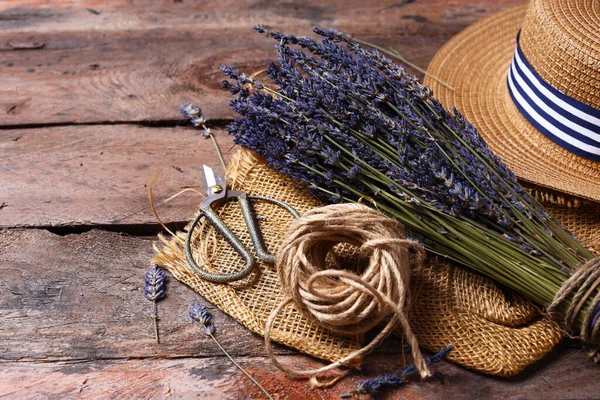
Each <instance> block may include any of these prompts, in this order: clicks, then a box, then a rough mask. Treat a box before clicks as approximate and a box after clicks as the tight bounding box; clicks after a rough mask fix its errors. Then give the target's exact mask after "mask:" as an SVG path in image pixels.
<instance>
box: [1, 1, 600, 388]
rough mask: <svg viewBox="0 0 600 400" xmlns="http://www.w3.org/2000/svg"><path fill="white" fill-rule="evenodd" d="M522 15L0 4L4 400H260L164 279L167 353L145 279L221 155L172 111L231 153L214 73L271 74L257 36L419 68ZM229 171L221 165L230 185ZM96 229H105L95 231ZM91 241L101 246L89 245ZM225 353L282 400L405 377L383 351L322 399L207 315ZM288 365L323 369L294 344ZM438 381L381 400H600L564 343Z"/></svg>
mask: <svg viewBox="0 0 600 400" xmlns="http://www.w3.org/2000/svg"><path fill="white" fill-rule="evenodd" d="M513 3H516V1H481V0H456V1H453V2H447V1H441V0H440V1H424V0H423V1H391V0H389V1H374V2H365V1H358V0H348V1H343V2H342V1H314V0H309V1H304V2H294V1H282V2H278V3H275V4H272V3H271V2H269V1H263V0H255V1H249V2H240V1H233V0H220V1H198V2H192V1H190V0H174V1H167V0H165V1H153V0H139V1H122V0H117V1H110V2H104V1H101V0H84V1H77V0H63V1H54V2H48V1H44V0H40V1H34V0H31V1H13V0H4V1H0V32H2V35H1V36H0V277H2V279H0V397H6V398H16V399H24V398H27V399H29V398H31V399H45V398H76V397H82V398H94V399H95V398H165V397H173V398H192V397H195V398H215V399H218V398H223V399H246V398H256V399H258V398H262V395H261V392H260V391H259V390H258V389H257V388H256V387H255V386H253V385H252V384H251V383H250V382H249V381H248V380H247V379H246V378H245V377H244V376H243V375H242V374H241V373H240V372H239V371H238V370H237V369H235V368H234V367H233V366H232V365H231V364H230V362H229V361H228V359H227V358H225V357H224V356H223V354H222V353H221V352H220V350H219V349H218V347H217V346H216V345H215V344H214V342H212V340H211V339H210V338H207V337H206V336H204V335H202V334H201V333H200V332H199V329H198V327H197V326H194V325H192V324H191V323H190V322H189V319H188V317H187V311H188V308H189V306H190V304H192V303H194V302H198V301H202V299H201V298H200V297H199V296H198V295H197V294H196V293H194V292H193V291H191V290H190V289H188V288H187V287H185V286H183V285H181V284H179V283H178V282H176V281H175V280H173V279H172V278H171V280H170V281H169V282H168V296H167V298H166V299H165V300H164V301H162V302H160V303H159V315H160V317H161V319H160V322H159V323H160V332H161V337H162V343H161V344H160V345H157V344H156V343H154V339H153V330H152V325H151V320H150V318H149V313H150V310H151V304H150V302H148V301H146V300H145V299H144V298H143V293H142V290H143V271H144V270H146V269H147V268H148V267H149V262H150V257H151V255H152V247H151V246H152V242H153V240H154V239H155V236H154V235H155V234H156V233H157V232H158V231H159V229H160V227H159V226H158V224H157V223H156V220H155V218H154V216H153V214H152V212H151V211H150V208H149V206H148V198H147V190H148V184H149V182H150V180H151V179H152V177H153V176H155V175H156V174H157V173H158V172H159V171H160V172H161V176H160V177H159V178H158V180H157V181H156V183H155V188H154V193H155V197H156V202H157V208H158V211H159V213H160V214H161V216H162V217H163V218H164V220H166V221H169V222H171V223H172V224H174V226H177V224H181V223H183V222H184V221H185V220H186V219H187V218H188V217H189V216H190V215H191V214H192V213H193V212H194V210H195V209H196V207H197V205H198V202H199V198H198V197H197V196H196V195H193V194H190V193H188V194H185V195H182V196H181V197H179V198H177V199H175V200H173V201H172V202H170V203H168V204H163V203H162V201H163V200H165V199H166V198H168V197H170V196H171V195H172V194H174V193H176V192H179V191H180V190H182V189H184V188H188V187H197V186H198V185H199V180H200V176H201V174H200V167H201V164H202V163H206V164H210V165H214V166H218V165H219V164H218V161H217V158H216V156H215V153H214V150H213V148H212V145H211V143H210V141H208V140H206V139H204V138H202V137H201V135H200V132H199V131H198V130H196V129H193V128H190V127H187V126H185V124H184V123H183V122H182V119H181V117H180V115H179V114H178V109H179V108H180V106H181V105H183V104H185V103H187V102H195V103H197V104H199V105H200V106H201V107H202V108H203V110H204V111H205V114H206V116H207V117H208V118H210V119H211V121H212V122H211V123H212V124H213V127H214V128H215V129H214V132H215V136H216V137H217V140H218V141H219V143H220V144H221V147H222V149H223V150H224V151H225V153H226V155H227V156H229V155H230V154H231V153H232V152H233V151H234V149H233V148H232V139H231V138H230V137H228V136H227V134H226V132H225V131H224V130H223V127H224V126H225V124H226V123H227V122H228V121H229V120H230V119H231V118H232V114H231V112H230V111H229V109H228V106H227V102H228V100H229V99H230V96H229V94H228V93H227V92H224V91H222V90H221V89H220V88H219V86H220V80H221V74H220V72H219V70H218V67H219V65H220V64H221V63H233V64H235V65H236V66H238V67H240V68H243V69H246V70H248V71H256V70H259V69H260V68H262V67H263V66H264V65H265V63H266V61H268V60H270V59H271V58H272V57H273V49H272V43H271V42H270V41H268V40H266V39H265V38H263V37H262V36H260V35H257V34H255V33H253V31H252V30H251V28H250V27H251V26H252V25H253V24H255V23H262V24H264V25H266V26H269V27H272V28H274V29H280V30H286V31H293V32H295V33H299V34H306V33H309V32H310V29H311V27H312V26H315V25H317V26H322V27H333V28H338V29H342V30H344V31H346V32H349V33H352V34H354V35H355V36H358V37H360V38H363V39H366V40H370V41H373V42H375V43H377V44H380V45H386V46H393V47H395V48H397V49H398V50H400V51H401V52H402V53H403V54H404V55H405V56H406V57H407V58H409V59H410V60H412V61H413V62H414V63H416V64H418V65H420V66H423V67H425V66H426V65H427V62H428V61H429V60H430V59H431V57H432V56H433V55H434V54H435V52H436V51H437V49H438V48H439V47H440V46H441V45H442V44H443V43H444V42H445V41H446V40H448V39H449V38H450V37H451V36H452V35H454V34H455V33H457V32H458V31H459V30H460V29H462V28H464V27H465V26H467V25H468V24H470V23H472V22H474V21H476V20H478V19H479V18H481V17H483V16H486V15H488V14H489V13H492V12H494V11H497V10H500V9H503V8H504V7H506V6H509V5H511V4H513ZM217 169H219V168H217ZM92 228H93V229H92ZM90 229H91V230H90ZM211 311H212V312H213V313H214V316H215V322H216V324H217V337H218V338H219V340H220V341H221V343H222V344H223V346H224V347H225V348H227V349H228V350H229V351H230V352H231V354H232V355H233V356H234V357H235V358H236V359H237V360H238V361H239V362H240V363H241V364H242V365H243V366H244V367H245V368H247V369H248V371H249V372H251V373H252V374H253V375H254V376H255V377H256V378H257V379H258V380H260V381H261V382H262V383H263V384H264V385H265V387H267V389H268V390H269V391H270V392H271V393H272V394H273V395H275V397H277V398H280V399H334V398H339V394H341V393H344V392H347V391H349V390H351V389H352V388H353V387H354V385H355V384H356V382H357V381H358V380H360V379H363V378H365V377H372V376H375V375H377V374H379V373H381V372H390V371H393V370H395V369H397V368H401V367H402V366H403V358H402V351H401V346H400V343H399V341H398V340H397V339H389V341H388V342H387V343H386V344H385V345H384V346H383V347H381V348H379V349H378V350H377V351H376V352H375V353H374V354H372V355H370V356H369V357H367V358H366V361H365V365H364V367H363V369H362V370H361V371H360V372H357V373H356V374H354V375H353V376H352V377H350V378H348V379H346V380H344V381H343V382H341V383H340V384H338V385H337V386H335V387H334V388H331V389H327V390H317V389H312V388H310V385H309V384H308V383H307V382H305V381H293V380H290V379H289V378H287V377H285V376H283V375H282V374H281V373H280V372H279V371H278V370H277V369H275V368H274V367H273V366H272V365H271V364H270V362H269V361H268V359H267V358H266V357H265V350H264V347H263V343H262V340H261V338H259V337H257V336H256V335H253V334H251V333H250V332H248V331H247V330H245V329H244V328H243V327H241V326H240V325H239V324H238V323H236V322H235V321H233V320H232V319H231V318H229V317H228V316H227V315H225V314H223V313H221V312H220V311H218V310H216V309H214V307H211ZM276 354H277V356H278V357H280V358H282V359H283V360H284V362H285V363H288V364H293V365H295V366H313V367H314V366H316V365H318V364H319V362H318V361H315V360H312V359H310V358H308V357H305V356H303V355H299V354H297V353H295V352H293V351H291V350H289V349H287V348H285V347H283V346H278V347H276ZM435 370H436V371H438V373H437V374H436V376H435V377H434V379H432V380H430V381H428V382H411V383H410V384H409V385H408V386H406V387H405V388H403V389H401V390H397V391H394V392H388V393H387V394H386V395H384V398H390V399H391V398H406V399H412V398H415V399H416V398H426V399H442V398H444V399H446V398H467V399H479V398H486V397H493V398H503V397H511V398H558V399H570V398H597V397H598V384H597V380H596V379H594V378H595V377H596V376H597V374H598V370H597V367H596V366H594V365H592V364H591V363H589V362H588V361H587V360H586V359H585V354H584V353H583V351H581V350H579V349H576V348H574V347H573V346H572V345H570V344H562V345H561V346H559V348H558V349H557V350H556V351H554V352H553V353H552V354H550V355H549V356H547V357H546V358H545V359H544V360H542V361H541V362H540V363H539V364H537V365H535V366H534V367H532V368H530V369H529V370H527V371H525V372H524V373H523V374H522V375H521V376H519V377H517V378H513V379H496V378H491V377H487V376H483V375H480V374H477V373H474V372H471V371H468V370H465V369H463V368H461V367H459V366H456V365H452V364H450V363H441V364H438V365H437V366H436V368H435Z"/></svg>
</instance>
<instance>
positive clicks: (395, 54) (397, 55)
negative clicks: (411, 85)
mask: <svg viewBox="0 0 600 400" xmlns="http://www.w3.org/2000/svg"><path fill="white" fill-rule="evenodd" d="M352 40H353V41H355V42H356V43H359V44H364V45H365V46H369V47H372V48H374V49H377V50H379V51H382V52H384V53H386V54H388V55H390V56H392V57H394V58H396V59H398V60H400V61H402V62H403V63H404V64H406V65H409V66H411V67H413V68H414V69H416V70H417V71H419V72H421V73H422V74H425V75H427V76H428V77H430V78H431V79H433V80H435V81H436V82H438V83H439V84H441V85H443V86H445V87H446V88H448V89H450V90H454V88H453V87H452V86H450V85H449V84H447V83H446V82H444V81H443V80H441V79H439V78H438V77H436V76H433V75H431V74H430V73H428V72H427V71H425V70H424V69H423V68H420V67H419V66H417V65H415V64H413V63H411V62H410V61H408V60H407V59H406V58H404V57H403V56H402V54H400V52H398V50H395V49H391V50H390V49H386V48H385V47H381V46H377V45H376V44H373V43H370V42H367V41H365V40H361V39H356V38H352Z"/></svg>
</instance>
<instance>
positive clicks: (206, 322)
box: [189, 304, 273, 400]
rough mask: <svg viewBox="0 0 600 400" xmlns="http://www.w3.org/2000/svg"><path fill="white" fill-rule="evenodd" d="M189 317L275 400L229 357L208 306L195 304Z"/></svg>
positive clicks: (268, 396)
mask: <svg viewBox="0 0 600 400" xmlns="http://www.w3.org/2000/svg"><path fill="white" fill-rule="evenodd" d="M189 315H190V318H191V319H192V321H196V322H199V323H200V326H201V328H200V329H201V330H202V332H203V333H204V334H206V335H207V336H210V337H211V339H212V340H214V342H215V343H216V344H217V346H219V348H220V349H221V351H222V352H223V354H225V356H227V358H229V360H230V361H231V362H232V363H233V364H234V365H235V366H236V367H237V368H238V369H239V370H240V371H242V372H243V373H244V375H246V376H247V377H248V378H249V379H250V380H251V381H252V382H254V384H256V385H257V386H258V387H259V388H260V389H261V390H262V391H263V393H264V394H265V395H266V396H267V398H269V399H271V400H273V397H271V395H270V394H269V393H268V392H267V391H266V389H265V388H264V387H262V385H261V384H260V383H258V382H257V381H256V380H255V379H254V378H253V377H252V376H251V375H250V374H249V373H248V372H246V370H245V369H244V368H242V366H241V365H239V364H238V363H237V362H236V361H235V360H234V359H233V358H232V357H231V356H230V355H229V353H228V352H227V351H225V349H224V348H223V346H221V343H219V341H218V340H217V339H216V338H215V336H214V333H215V325H214V324H213V322H212V315H211V314H210V312H209V311H208V308H206V306H204V305H202V304H194V305H193V306H192V307H190V312H189Z"/></svg>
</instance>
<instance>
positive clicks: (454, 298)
mask: <svg viewBox="0 0 600 400" xmlns="http://www.w3.org/2000/svg"><path fill="white" fill-rule="evenodd" d="M227 176H228V179H229V182H230V186H231V188H233V189H241V190H244V191H246V192H247V193H249V194H255V195H262V196H268V197H272V198H275V199H280V200H283V201H285V202H286V203H288V204H289V205H291V206H292V207H294V208H296V209H297V210H298V211H299V212H300V213H303V212H304V211H306V210H308V209H310V208H313V207H316V206H319V205H320V203H319V202H318V201H317V200H316V199H315V198H314V197H312V196H311V195H310V193H308V191H306V190H305V189H303V188H300V187H298V186H297V184H296V183H295V182H294V181H291V180H290V179H288V178H286V177H285V176H283V175H281V174H278V173H277V172H275V171H274V170H272V169H270V168H268V167H267V166H266V165H265V163H264V162H263V161H262V160H261V159H260V158H259V157H258V156H256V155H255V154H254V153H252V152H251V151H249V150H246V149H241V150H240V152H239V153H238V154H237V155H236V156H234V157H233V159H232V161H231V163H230V167H229V171H228V173H227ZM571 203H573V202H571ZM571 203H569V204H571ZM571 205H573V204H571ZM254 208H255V211H256V215H257V216H259V217H260V220H261V221H260V227H261V230H262V232H263V236H264V239H265V243H266V245H267V248H268V249H269V251H271V252H275V251H276V250H277V248H278V244H279V243H280V241H281V239H282V237H283V235H284V233H285V231H286V228H287V226H288V225H289V223H290V222H291V221H292V217H291V216H290V215H289V214H287V212H286V211H285V210H283V209H281V208H279V207H277V206H273V205H271V204H268V203H261V202H255V204H254ZM551 210H552V211H553V213H555V215H556V216H557V217H558V218H559V219H560V220H561V222H563V223H564V224H565V225H566V227H567V229H570V230H571V231H572V232H574V233H575V234H580V233H581V234H582V235H583V236H581V238H582V240H583V241H584V243H587V244H592V243H595V244H596V245H597V244H598V243H599V242H600V240H598V239H599V238H598V236H597V235H598V230H597V229H596V230H594V229H592V227H593V226H596V227H598V226H600V217H599V216H598V214H594V213H593V211H592V210H590V211H589V212H585V213H580V212H576V213H574V212H573V208H568V207H565V206H561V205H559V204H554V205H552V208H551ZM577 211H579V210H577ZM220 215H221V218H222V219H223V220H224V221H225V222H227V223H228V225H229V226H230V227H231V228H232V229H233V231H234V232H235V233H236V234H237V235H238V237H240V239H242V241H243V242H244V243H245V244H246V245H247V246H248V247H249V248H252V246H251V245H250V238H249V235H248V234H247V232H246V226H245V224H244V222H243V218H242V217H241V214H240V211H239V206H238V205H237V204H236V203H235V202H230V203H228V204H226V205H224V206H223V207H222V208H221V209H220ZM197 232H198V235H196V238H195V240H194V247H195V248H196V251H195V256H196V259H197V262H198V264H199V265H201V266H202V267H203V268H206V269H207V270H209V271H211V272H217V273H226V272H231V271H234V270H236V269H239V267H241V266H242V265H243V262H242V260H241V258H240V257H239V256H238V255H237V253H235V252H234V251H233V249H231V247H230V246H229V245H228V244H227V243H226V242H225V241H224V240H223V239H222V238H221V237H220V236H219V235H218V234H217V233H216V232H215V231H214V230H213V229H212V228H210V227H207V226H206V225H203V226H201V227H200V228H199V229H198V230H197ZM185 235H186V233H185V232H178V233H177V235H176V236H175V237H170V238H166V237H163V236H160V240H161V241H162V243H163V246H162V248H161V249H160V250H159V249H158V248H157V254H156V255H155V257H154V262H156V263H158V264H160V265H162V266H164V267H165V268H167V269H168V270H169V271H170V272H171V273H172V274H173V275H174V276H175V277H176V278H177V279H178V280H180V281H182V282H184V283H185V284H187V285H189V286H190V287H192V288H193V289H194V290H195V291H197V292H198V293H200V294H201V295H202V296H203V297H205V298H206V300H208V301H210V302H211V303H213V304H214V305H216V306H217V307H219V308H220V309H221V310H223V311H225V312H226V313H228V314H229V315H231V316H232V317H233V318H234V319H236V320H237V321H239V322H240V323H242V324H243V325H244V326H246V327H247V328H248V329H250V330H252V331H253V332H255V333H257V334H259V335H262V334H263V329H264V325H265V322H266V320H267V318H268V316H269V314H270V313H271V311H272V310H273V309H274V308H275V307H276V306H277V305H278V304H279V302H280V301H281V300H282V294H281V290H280V286H279V282H278V278H277V274H276V271H275V270H274V267H273V266H272V265H268V264H264V263H262V262H260V263H259V265H258V268H257V269H256V270H255V272H253V273H252V274H251V275H250V276H249V277H248V278H246V279H244V280H243V281H238V282H234V283H231V284H214V283H211V282H208V281H205V280H202V279H200V278H199V277H198V276H197V275H195V274H194V272H193V271H192V270H191V269H190V268H189V266H188V265H187V262H186V259H185V255H184V250H183V246H184V240H185ZM594 235H596V236H594ZM411 292H412V305H411V306H410V324H411V327H412V329H413V331H414V332H415V334H416V335H417V338H418V340H419V344H420V345H421V346H422V347H424V348H426V349H428V350H431V351H438V350H439V349H440V348H442V347H444V346H447V345H450V344H452V345H454V346H455V350H454V351H453V352H452V353H450V356H449V359H450V360H453V361H455V362H457V363H459V364H461V365H463V366H465V367H468V368H471V369H474V370H477V371H481V372H485V373H488V374H493V375H499V376H512V375H515V374H517V373H518V372H520V371H521V370H523V369H524V368H525V367H526V366H528V365H530V364H532V363H533V362H535V361H537V360H539V359H540V358H541V357H542V356H544V355H545V354H546V353H547V352H549V351H550V350H551V349H552V347H553V346H554V345H555V344H556V343H558V341H559V340H561V338H562V337H563V335H564V334H563V332H562V331H561V329H560V328H559V327H558V325H556V324H555V323H554V322H551V321H550V320H548V319H547V318H544V317H542V316H541V314H540V310H539V309H538V307H537V306H535V305H534V304H533V303H531V302H529V301H528V300H526V299H525V298H523V297H522V296H520V295H517V294H515V293H512V292H507V291H504V290H503V289H501V288H500V287H499V286H497V285H496V284H494V283H493V282H492V281H491V280H489V279H487V278H485V277H483V276H481V275H479V274H476V273H474V272H471V271H469V270H466V269H465V268H462V267H460V266H457V265H454V264H450V263H447V262H442V261H438V260H436V259H435V258H434V257H433V256H430V258H429V260H428V261H427V262H426V263H425V265H424V266H423V267H422V268H420V269H418V270H415V271H414V272H413V274H412V278H411ZM399 334H400V332H399ZM271 336H272V339H273V340H275V341H277V342H280V343H283V344H285V345H287V346H290V347H292V348H294V349H297V350H299V351H301V352H303V353H306V354H309V355H312V356H315V357H317V358H320V359H323V360H328V361H332V362H333V361H337V360H339V359H341V358H343V357H344V356H345V355H347V354H349V353H350V352H351V351H353V350H355V349H357V348H358V347H360V345H361V341H362V338H360V337H350V336H346V337H345V336H342V335H336V334H333V333H331V332H329V331H328V330H327V329H324V328H321V327H319V326H318V325H316V324H315V323H313V322H311V321H309V320H308V319H307V318H306V317H304V316H303V315H302V314H300V313H299V312H298V311H297V310H296V309H295V308H294V307H293V306H288V307H287V308H285V309H284V311H283V312H281V313H280V314H279V317H278V320H277V321H276V323H275V324H274V329H273V331H272V334H271ZM361 361H362V360H354V362H353V364H352V365H350V366H351V367H358V366H359V365H360V363H361Z"/></svg>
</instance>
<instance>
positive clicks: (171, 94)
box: [0, 0, 516, 126]
mask: <svg viewBox="0 0 600 400" xmlns="http://www.w3.org/2000/svg"><path fill="white" fill-rule="evenodd" d="M515 2H516V1H490V2H481V1H475V0H471V1H461V2H455V3H451V4H447V3H446V2H445V1H430V2H423V1H419V2H417V1H415V2H403V1H391V0H386V1H377V2H364V1H358V0H352V1H348V2H338V1H315V0H311V1H307V2H303V4H302V5H298V4H295V3H294V2H291V1H286V2H279V3H271V2H266V1H262V0H258V1H250V2H237V1H232V0H229V1H208V2H193V3H190V2H188V1H186V2H171V1H169V2H155V1H141V2H136V3H133V4H129V3H127V4H124V3H122V2H115V3H113V2H99V1H98V2H94V1H91V2H90V1H88V2H82V3H81V4H80V5H77V4H76V3H75V2H69V1H63V2H62V6H60V5H54V6H53V5H51V3H46V4H45V5H43V6H39V5H38V2H29V4H28V3H24V4H17V3H13V2H8V3H6V2H5V3H3V5H2V6H1V7H2V8H1V9H0V30H1V31H2V32H3V35H2V36H3V37H2V40H0V126H22V125H30V124H48V123H62V124H65V123H86V122H125V121H128V122H130V121H147V120H150V121H159V120H161V121H162V120H173V119H180V116H179V114H178V110H179V108H180V107H181V106H182V105H183V104H185V103H187V102H190V101H193V102H197V103H199V104H200V105H201V106H202V108H203V109H204V111H205V113H206V115H207V117H209V118H212V119H226V118H231V116H232V113H231V111H230V110H229V107H228V105H227V104H228V101H229V99H230V98H231V97H230V95H229V94H228V93H227V92H226V91H223V90H221V89H220V88H219V86H220V81H221V79H222V74H221V73H220V71H219V69H218V68H219V66H220V65H221V64H234V65H236V66H237V67H240V68H241V69H243V70H246V71H248V72H254V71H257V70H259V69H261V68H264V66H266V63H267V62H268V61H269V60H273V59H275V55H274V50H273V42H272V41H271V40H268V39H266V38H264V37H262V36H261V35H258V34H256V33H253V31H252V29H251V26H252V25H253V24H255V23H258V22H262V23H263V24H265V25H267V26H270V27H273V28H275V29H278V30H283V31H290V32H293V33H296V34H310V33H311V29H312V27H313V26H315V25H320V26H324V27H331V28H336V29H341V30H343V31H345V32H348V33H351V34H353V35H356V36H357V37H361V38H363V39H366V40H371V41H373V42H376V43H377V44H380V45H384V46H393V47H395V48H397V49H398V50H399V51H400V52H402V53H403V54H404V55H405V56H406V57H407V58H408V59H410V60H412V61H413V62H414V63H415V64H417V65H421V66H422V67H426V65H427V63H428V62H429V60H430V59H431V57H433V55H434V54H435V52H436V51H437V49H438V48H439V47H440V46H441V45H442V44H443V43H445V42H446V41H447V40H448V39H449V38H450V37H451V36H453V35H454V34H456V33H457V32H458V31H459V30H461V29H462V28H464V27H466V26H467V25H469V24H470V23H472V22H474V21H476V20H477V19H479V18H481V17H483V16H485V15H487V14H489V13H491V12H493V11H496V10H499V9H502V8H504V7H506V6H507V5H510V4H511V3H515ZM42 3H43V2H42ZM413 72H414V71H413Z"/></svg>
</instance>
